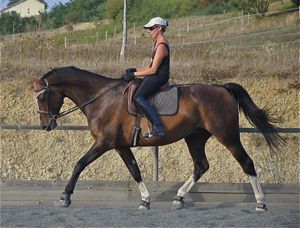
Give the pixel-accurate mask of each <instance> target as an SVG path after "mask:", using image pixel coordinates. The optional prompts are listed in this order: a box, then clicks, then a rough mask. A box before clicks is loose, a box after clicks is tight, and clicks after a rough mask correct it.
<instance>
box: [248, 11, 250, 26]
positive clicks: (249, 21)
mask: <svg viewBox="0 0 300 228" xmlns="http://www.w3.org/2000/svg"><path fill="white" fill-rule="evenodd" d="M249 23H250V13H248V21H247V24H249Z"/></svg>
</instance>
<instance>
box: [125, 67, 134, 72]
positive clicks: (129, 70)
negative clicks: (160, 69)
mask: <svg viewBox="0 0 300 228" xmlns="http://www.w3.org/2000/svg"><path fill="white" fill-rule="evenodd" d="M125 72H126V73H129V72H136V68H127V69H126V70H125Z"/></svg>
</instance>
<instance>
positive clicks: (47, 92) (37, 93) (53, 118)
mask: <svg viewBox="0 0 300 228" xmlns="http://www.w3.org/2000/svg"><path fill="white" fill-rule="evenodd" d="M41 82H42V84H43V88H42V89H41V90H38V91H34V92H35V98H36V99H38V97H39V96H41V95H42V94H44V95H45V96H46V98H47V105H48V111H44V110H38V111H37V112H38V113H40V114H46V115H48V116H49V117H50V118H51V121H50V125H51V124H53V123H54V122H55V123H56V120H57V119H58V118H60V117H63V116H66V115H68V114H70V113H72V112H74V111H76V110H78V109H82V108H84V107H85V106H87V105H88V104H90V103H92V102H94V101H95V100H96V99H98V98H99V97H100V96H102V95H103V94H105V93H106V92H108V91H109V90H111V89H113V88H115V87H117V86H119V85H120V84H122V83H123V81H121V82H119V83H117V84H116V85H114V86H112V87H110V88H108V89H106V90H104V91H100V92H99V93H98V94H96V95H95V97H93V98H91V99H90V100H88V101H86V102H84V103H83V104H82V105H79V106H77V105H75V106H73V107H72V108H70V109H68V110H66V111H63V112H61V113H57V114H54V113H53V112H52V110H51V105H50V102H49V98H50V95H51V92H50V88H49V83H48V81H47V79H45V78H41Z"/></svg>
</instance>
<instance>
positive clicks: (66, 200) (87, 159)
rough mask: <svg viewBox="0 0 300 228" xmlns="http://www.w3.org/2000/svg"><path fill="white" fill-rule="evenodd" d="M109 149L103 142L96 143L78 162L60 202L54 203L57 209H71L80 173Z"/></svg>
mask: <svg viewBox="0 0 300 228" xmlns="http://www.w3.org/2000/svg"><path fill="white" fill-rule="evenodd" d="M108 150H109V148H108V147H107V146H106V145H105V144H104V143H103V142H102V141H98V142H95V143H94V145H93V146H92V147H91V148H90V150H89V151H88V152H87V153H86V154H85V155H84V156H83V157H82V158H81V159H80V160H79V161H78V162H77V164H76V165H75V167H74V171H73V174H72V176H71V178H70V180H69V182H68V184H67V186H66V187H65V191H64V192H63V193H62V194H61V197H60V200H59V201H56V202H55V203H54V206H57V207H69V206H70V205H71V194H73V191H74V188H75V185H76V182H77V180H78V178H79V175H80V173H81V172H82V171H83V170H84V169H85V168H86V167H87V166H88V165H89V164H90V163H92V162H93V161H95V160H96V159H97V158H99V157H100V156H101V155H103V154H104V153H105V152H106V151H108Z"/></svg>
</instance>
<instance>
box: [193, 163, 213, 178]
mask: <svg viewBox="0 0 300 228" xmlns="http://www.w3.org/2000/svg"><path fill="white" fill-rule="evenodd" d="M208 169H209V163H208V161H207V160H205V161H202V162H201V163H200V164H197V165H195V171H194V177H195V180H196V181H197V180H199V179H200V177H201V176H202V175H203V174H204V173H206V171H207V170H208Z"/></svg>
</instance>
